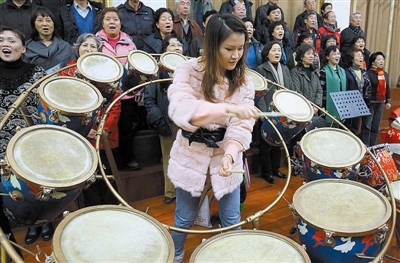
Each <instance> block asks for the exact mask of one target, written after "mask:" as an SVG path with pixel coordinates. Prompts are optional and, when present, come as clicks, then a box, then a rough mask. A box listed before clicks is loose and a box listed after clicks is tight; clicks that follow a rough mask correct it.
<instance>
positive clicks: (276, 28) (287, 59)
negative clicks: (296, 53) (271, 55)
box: [268, 21, 294, 69]
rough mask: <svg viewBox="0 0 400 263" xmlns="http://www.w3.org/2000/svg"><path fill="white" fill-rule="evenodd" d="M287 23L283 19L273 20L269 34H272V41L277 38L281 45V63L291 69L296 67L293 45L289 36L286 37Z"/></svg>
mask: <svg viewBox="0 0 400 263" xmlns="http://www.w3.org/2000/svg"><path fill="white" fill-rule="evenodd" d="M284 27H285V23H284V22H282V21H277V22H273V23H272V24H271V25H270V26H269V28H268V30H269V35H270V36H271V38H270V39H271V41H272V40H275V41H277V42H278V43H279V44H280V45H281V52H282V55H281V60H280V63H282V64H283V65H286V66H287V67H288V68H289V69H292V68H293V67H294V60H293V47H292V46H291V44H290V41H289V39H288V38H286V37H285V30H284Z"/></svg>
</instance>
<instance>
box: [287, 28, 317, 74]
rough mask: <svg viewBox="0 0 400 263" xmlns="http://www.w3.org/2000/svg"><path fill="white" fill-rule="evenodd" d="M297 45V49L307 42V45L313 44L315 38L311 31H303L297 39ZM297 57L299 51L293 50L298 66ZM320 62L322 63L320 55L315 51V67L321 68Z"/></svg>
mask: <svg viewBox="0 0 400 263" xmlns="http://www.w3.org/2000/svg"><path fill="white" fill-rule="evenodd" d="M297 42H298V43H297V45H296V49H295V50H297V48H298V47H299V46H301V45H304V44H307V45H311V46H312V45H313V38H312V34H311V33H310V32H303V33H301V35H300V36H299V38H298V39H297ZM314 51H315V49H314ZM296 57H297V52H296V51H295V52H293V58H294V65H295V66H296V65H297V60H296ZM319 64H320V61H319V55H318V54H317V53H316V52H315V53H314V62H313V66H314V67H315V69H319Z"/></svg>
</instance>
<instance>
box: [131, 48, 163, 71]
mask: <svg viewBox="0 0 400 263" xmlns="http://www.w3.org/2000/svg"><path fill="white" fill-rule="evenodd" d="M128 63H129V65H131V66H132V67H133V68H134V69H135V70H137V71H139V72H140V73H143V74H146V75H153V74H155V73H157V71H158V65H157V62H156V61H155V59H154V58H153V57H152V56H150V55H149V54H147V53H146V52H144V51H141V50H134V51H130V52H129V55H128Z"/></svg>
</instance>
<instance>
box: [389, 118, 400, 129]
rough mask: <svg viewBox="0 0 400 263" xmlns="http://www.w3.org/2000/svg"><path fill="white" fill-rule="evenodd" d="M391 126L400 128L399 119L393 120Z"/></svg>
mask: <svg viewBox="0 0 400 263" xmlns="http://www.w3.org/2000/svg"><path fill="white" fill-rule="evenodd" d="M390 127H392V128H393V129H395V130H400V122H399V119H397V118H396V119H395V120H393V122H392V123H391V124H390Z"/></svg>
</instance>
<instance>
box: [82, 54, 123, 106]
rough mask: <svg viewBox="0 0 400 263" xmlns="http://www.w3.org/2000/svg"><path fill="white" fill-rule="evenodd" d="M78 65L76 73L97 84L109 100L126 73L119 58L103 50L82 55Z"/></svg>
mask: <svg viewBox="0 0 400 263" xmlns="http://www.w3.org/2000/svg"><path fill="white" fill-rule="evenodd" d="M76 66H77V68H78V70H77V72H75V75H76V76H77V77H78V78H81V79H84V80H87V81H89V82H90V83H92V84H93V85H95V86H96V87H97V88H98V89H99V90H100V92H101V93H102V95H103V96H104V97H105V98H106V99H107V101H111V99H112V97H113V96H114V93H115V92H116V91H117V90H118V88H119V86H120V83H119V82H120V79H121V77H122V75H123V74H124V67H123V66H122V64H121V63H120V62H119V61H118V59H116V58H114V57H112V56H110V55H107V54H104V53H101V52H90V53H86V54H85V55H82V56H80V57H79V58H78V61H77V62H76Z"/></svg>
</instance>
